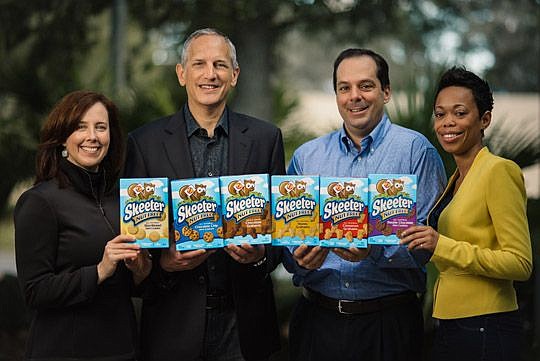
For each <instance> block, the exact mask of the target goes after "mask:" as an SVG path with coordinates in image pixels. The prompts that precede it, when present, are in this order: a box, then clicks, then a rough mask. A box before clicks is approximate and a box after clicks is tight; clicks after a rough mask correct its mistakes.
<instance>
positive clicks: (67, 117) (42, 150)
mask: <svg viewBox="0 0 540 361" xmlns="http://www.w3.org/2000/svg"><path fill="white" fill-rule="evenodd" d="M96 103H101V104H103V106H104V107H105V109H107V114H108V116H109V133H110V143H109V149H108V151H107V154H106V155H105V158H103V161H102V162H101V164H100V166H101V167H103V168H104V169H105V176H106V182H107V185H108V187H112V186H114V185H115V183H116V181H117V179H118V176H119V174H120V169H121V167H122V162H123V160H124V141H123V137H122V130H121V128H120V121H119V118H118V110H117V108H116V106H115V105H114V103H113V102H112V101H111V100H109V99H108V98H107V97H106V96H105V95H103V94H100V93H97V92H94V91H88V90H77V91H74V92H71V93H69V94H67V95H65V96H64V97H63V98H62V99H61V100H60V101H59V102H58V103H56V105H55V106H54V108H53V109H52V111H51V112H50V113H49V116H48V117H47V120H46V121H45V124H43V127H42V129H41V137H40V144H39V145H38V150H37V155H36V180H35V182H34V183H35V184H37V183H40V182H43V181H46V180H49V179H53V178H57V179H58V180H59V182H60V184H61V186H64V185H65V184H66V181H67V179H66V177H65V176H64V175H63V173H62V172H61V171H60V166H59V165H60V159H61V157H62V155H61V152H62V150H63V148H64V146H63V144H64V143H65V142H66V140H67V138H68V137H69V136H70V135H71V134H72V133H73V132H74V131H75V130H76V129H77V127H78V126H79V122H80V121H81V119H82V118H83V117H84V115H85V114H86V112H87V111H88V109H90V108H91V107H92V106H93V105H94V104H96Z"/></svg>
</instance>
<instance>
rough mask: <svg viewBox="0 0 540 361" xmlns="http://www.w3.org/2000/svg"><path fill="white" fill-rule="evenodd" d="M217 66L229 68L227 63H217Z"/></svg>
mask: <svg viewBox="0 0 540 361" xmlns="http://www.w3.org/2000/svg"><path fill="white" fill-rule="evenodd" d="M216 68H218V69H227V68H228V66H227V64H225V63H217V64H216Z"/></svg>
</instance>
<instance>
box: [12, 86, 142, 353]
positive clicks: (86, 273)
mask: <svg viewBox="0 0 540 361" xmlns="http://www.w3.org/2000/svg"><path fill="white" fill-rule="evenodd" d="M122 160H123V141H122V136H121V131H120V125H119V122H118V116H117V110H116V107H115V106H114V104H113V103H112V102H111V101H110V100H109V99H107V98H106V97H105V96H103V95H101V94H99V93H95V92H90V91H76V92H72V93H70V94H68V95H66V96H65V97H64V98H63V99H62V100H60V102H59V103H58V104H56V106H55V107H54V109H53V110H52V112H51V113H50V114H49V117H48V118H47V121H46V123H45V124H44V126H43V129H42V132H41V144H40V145H39V147H38V152H37V160H36V180H35V184H34V187H32V188H31V189H29V190H28V191H26V192H25V193H23V195H22V196H21V197H20V199H19V200H18V202H17V205H16V208H15V213H14V218H15V247H16V258H17V271H18V277H19V281H20V284H21V287H22V289H23V293H24V296H25V299H26V303H27V304H28V306H29V307H30V309H32V310H34V311H35V312H34V315H33V320H32V325H31V328H30V334H29V338H28V341H27V345H26V359H27V360H40V361H41V360H43V361H44V360H47V361H49V360H51V361H52V360H55V361H60V360H93V361H98V360H118V361H120V360H135V359H136V323H135V317H134V311H133V306H132V303H131V298H130V295H131V293H132V290H133V289H134V287H135V286H137V285H138V284H140V283H141V282H142V281H143V280H144V279H145V278H146V276H147V275H148V274H149V272H150V269H151V260H150V259H149V256H148V253H147V252H142V251H141V250H140V248H139V246H137V245H135V244H134V243H133V238H132V236H128V235H118V234H119V201H118V189H117V186H118V175H119V172H120V168H121V162H122Z"/></svg>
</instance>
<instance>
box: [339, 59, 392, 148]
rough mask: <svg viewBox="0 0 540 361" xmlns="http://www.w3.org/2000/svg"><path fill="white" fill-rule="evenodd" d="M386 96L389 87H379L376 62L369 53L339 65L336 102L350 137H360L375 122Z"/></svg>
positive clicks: (386, 98) (379, 117)
mask: <svg viewBox="0 0 540 361" xmlns="http://www.w3.org/2000/svg"><path fill="white" fill-rule="evenodd" d="M390 95H391V92H390V87H386V88H385V89H383V88H382V86H381V82H380V81H379V79H377V64H376V63H375V61H374V60H373V59H372V58H371V57H370V56H357V57H352V58H347V59H344V60H343V61H342V62H341V63H340V64H339V66H338V68H337V70H336V102H337V106H338V110H339V114H341V117H342V118H343V121H344V124H345V129H346V130H347V132H348V133H349V135H351V137H353V140H360V139H362V138H364V137H365V136H367V135H368V134H369V133H370V132H371V131H372V130H373V128H375V127H376V126H377V124H379V122H380V121H381V118H382V116H383V113H384V104H386V103H388V101H389V100H390ZM354 138H356V139H354Z"/></svg>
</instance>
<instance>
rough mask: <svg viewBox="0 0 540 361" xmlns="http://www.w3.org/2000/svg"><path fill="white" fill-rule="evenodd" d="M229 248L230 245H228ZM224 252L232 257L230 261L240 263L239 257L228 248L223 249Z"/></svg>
mask: <svg viewBox="0 0 540 361" xmlns="http://www.w3.org/2000/svg"><path fill="white" fill-rule="evenodd" d="M229 246H230V245H229ZM224 250H225V252H227V254H228V255H229V256H231V257H232V259H234V260H235V261H237V262H240V261H241V257H240V256H239V255H238V253H236V252H235V251H233V250H232V249H231V248H230V247H228V246H227V247H225V248H224Z"/></svg>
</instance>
